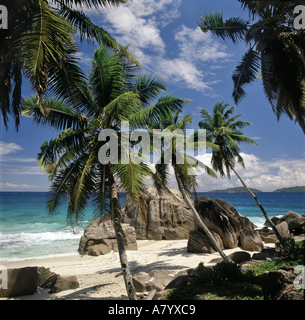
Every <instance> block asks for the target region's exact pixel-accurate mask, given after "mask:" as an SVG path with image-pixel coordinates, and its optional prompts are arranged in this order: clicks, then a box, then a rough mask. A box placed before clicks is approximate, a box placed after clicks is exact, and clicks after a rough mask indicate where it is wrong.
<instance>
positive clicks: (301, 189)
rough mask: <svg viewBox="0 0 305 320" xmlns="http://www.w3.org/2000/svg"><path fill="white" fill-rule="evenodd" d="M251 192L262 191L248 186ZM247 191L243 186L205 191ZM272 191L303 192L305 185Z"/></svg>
mask: <svg viewBox="0 0 305 320" xmlns="http://www.w3.org/2000/svg"><path fill="white" fill-rule="evenodd" d="M250 189H251V190H252V191H253V192H255V193H259V192H264V191H262V190H259V189H255V188H250ZM245 192H247V191H246V189H245V188H244V187H236V188H228V189H216V190H212V191H207V193H245ZM273 192H305V186H303V187H290V188H281V189H276V190H274V191H273Z"/></svg>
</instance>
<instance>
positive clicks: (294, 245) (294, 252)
mask: <svg viewBox="0 0 305 320" xmlns="http://www.w3.org/2000/svg"><path fill="white" fill-rule="evenodd" d="M276 247H277V250H278V251H279V253H280V257H281V258H282V259H284V260H294V261H298V262H299V263H300V264H305V263H304V252H305V242H304V241H302V242H296V241H295V239H294V238H284V239H283V240H282V242H281V243H280V242H277V243H276Z"/></svg>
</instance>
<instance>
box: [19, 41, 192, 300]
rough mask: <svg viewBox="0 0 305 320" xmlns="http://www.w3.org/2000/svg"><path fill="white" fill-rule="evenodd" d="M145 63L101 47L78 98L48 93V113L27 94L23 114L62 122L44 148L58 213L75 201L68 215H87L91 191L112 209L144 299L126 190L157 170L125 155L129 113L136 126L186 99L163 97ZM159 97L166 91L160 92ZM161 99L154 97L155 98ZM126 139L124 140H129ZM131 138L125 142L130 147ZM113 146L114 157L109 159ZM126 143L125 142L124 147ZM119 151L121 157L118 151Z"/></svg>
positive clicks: (52, 204) (124, 263) (134, 190)
mask: <svg viewBox="0 0 305 320" xmlns="http://www.w3.org/2000/svg"><path fill="white" fill-rule="evenodd" d="M138 73H139V68H138V67H137V66H135V65H134V64H131V63H130V62H128V60H126V58H125V57H124V56H120V55H119V54H116V53H114V52H113V51H110V50H109V49H107V48H106V47H101V48H98V49H97V50H96V51H95V54H94V60H93V62H92V69H91V72H90V74H89V77H88V80H86V81H85V82H84V83H83V85H82V86H80V87H79V88H77V90H75V98H74V99H72V98H68V99H67V98H66V99H61V100H56V99H54V98H46V99H45V108H46V109H47V110H48V116H44V114H43V113H42V112H41V109H40V108H39V106H37V97H34V96H32V97H31V98H28V99H26V100H25V103H24V110H23V114H24V115H26V116H28V117H31V118H33V120H34V122H36V123H37V124H40V125H47V126H50V127H53V128H56V129H59V130H60V133H59V134H58V135H57V137H56V138H55V139H51V140H49V141H45V142H44V143H43V144H42V146H41V151H40V153H39V154H38V161H39V165H40V166H41V168H42V169H44V170H45V171H46V172H47V173H48V175H49V178H50V180H51V181H52V185H51V198H50V199H49V201H48V203H47V205H48V209H49V211H50V213H53V212H55V210H56V208H58V207H59V206H60V205H61V204H62V203H64V202H66V201H68V210H67V215H68V217H76V218H77V217H79V216H80V215H81V214H82V213H83V212H84V210H85V208H86V205H87V204H88V201H89V199H93V202H94V204H95V205H96V210H95V211H96V212H95V213H96V214H103V213H105V212H106V211H110V212H111V213H112V219H113V222H114V228H115V233H116V238H117V244H118V251H119V255H120V261H121V267H122V272H123V276H124V280H125V285H126V290H127V293H128V296H129V298H130V299H136V295H135V292H134V287H133V282H132V278H131V274H130V270H129V266H128V260H127V255H126V252H125V248H124V242H123V231H122V228H121V224H120V207H119V202H118V190H124V191H127V192H128V193H129V194H130V195H131V196H132V197H133V199H134V200H135V201H138V202H139V193H140V190H142V189H143V187H144V182H145V180H146V178H147V177H149V176H150V175H151V170H150V169H149V167H148V165H146V164H145V163H143V162H141V163H140V164H135V163H133V162H132V161H131V160H130V157H127V160H128V161H127V163H126V162H124V163H122V161H121V158H122V156H123V155H126V154H127V155H129V149H130V146H129V145H127V146H126V144H123V143H121V139H122V138H121V135H120V134H119V135H118V136H116V133H119V132H120V131H121V129H122V121H129V128H130V129H131V130H133V129H135V128H141V127H143V126H146V125H147V124H148V123H149V121H151V119H155V120H156V121H158V120H160V119H161V118H162V117H164V116H168V115H169V114H171V112H174V111H177V110H180V109H181V107H182V106H183V104H184V103H185V102H186V100H183V99H179V98H177V97H174V96H171V95H165V96H161V97H159V98H158V95H159V94H160V93H161V92H162V91H164V90H165V89H166V87H165V86H164V84H163V83H162V82H161V81H160V80H158V78H156V77H155V76H144V75H138ZM157 98H158V99H157ZM152 101H154V102H155V103H154V104H151V103H152ZM105 129H112V130H113V131H112V132H113V133H114V135H113V136H111V135H110V139H112V138H114V139H115V138H116V140H111V142H109V143H110V145H109V149H108V147H107V144H106V143H105V142H103V141H101V140H102V137H101V136H102V135H103V134H104V132H105ZM122 146H123V148H122ZM124 146H125V147H124ZM104 148H106V149H107V151H106V156H107V157H108V160H107V159H106V160H107V161H105V162H103V163H101V161H104V160H101V158H102V157H101V153H102V150H103V149H104ZM122 149H123V150H122ZM115 152H117V159H115V157H114V155H115Z"/></svg>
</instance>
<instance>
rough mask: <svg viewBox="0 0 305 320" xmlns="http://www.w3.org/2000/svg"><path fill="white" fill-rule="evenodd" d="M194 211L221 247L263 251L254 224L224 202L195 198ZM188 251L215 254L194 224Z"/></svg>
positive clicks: (197, 226)
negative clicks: (239, 247)
mask: <svg viewBox="0 0 305 320" xmlns="http://www.w3.org/2000/svg"><path fill="white" fill-rule="evenodd" d="M195 208H196V210H197V212H198V214H199V215H200V217H201V219H202V221H203V223H204V224H205V225H206V226H207V228H208V229H209V230H210V231H211V232H212V234H213V235H214V237H215V238H216V241H217V242H218V244H219V245H220V247H221V248H224V249H233V248H236V247H238V246H239V245H240V246H241V247H242V248H243V249H244V250H247V251H260V250H262V249H263V247H264V245H263V241H262V239H261V237H260V236H259V234H258V233H257V232H256V231H255V230H254V228H255V226H254V224H253V223H252V222H251V221H250V220H249V219H248V218H246V217H244V216H242V215H241V214H239V213H238V212H237V211H236V209H235V208H234V207H232V206H231V205H230V204H229V203H228V202H227V201H225V200H222V199H211V198H209V197H197V198H196V200H195ZM200 241H201V242H200ZM200 246H201V248H200ZM188 250H189V252H203V253H212V252H215V249H214V248H213V246H212V244H210V242H209V240H208V238H207V236H206V235H205V233H204V231H203V230H202V229H201V228H200V226H199V225H197V224H195V232H191V233H190V237H189V242H188Z"/></svg>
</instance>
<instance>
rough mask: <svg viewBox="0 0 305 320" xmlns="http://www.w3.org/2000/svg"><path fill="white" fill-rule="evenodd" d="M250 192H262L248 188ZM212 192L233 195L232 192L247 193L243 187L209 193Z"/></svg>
mask: <svg viewBox="0 0 305 320" xmlns="http://www.w3.org/2000/svg"><path fill="white" fill-rule="evenodd" d="M250 189H251V191H252V192H263V191H261V190H258V189H254V188H250ZM210 192H213V193H233V192H236V193H237V192H238V193H244V192H247V190H246V189H245V188H244V187H237V188H228V189H223V190H212V191H209V193H210Z"/></svg>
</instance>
